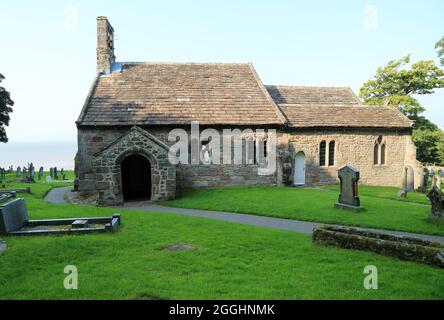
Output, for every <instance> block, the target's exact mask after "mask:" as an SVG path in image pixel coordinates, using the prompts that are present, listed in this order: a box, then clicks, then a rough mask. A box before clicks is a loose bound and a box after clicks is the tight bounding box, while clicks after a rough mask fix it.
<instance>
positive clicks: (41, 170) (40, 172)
mask: <svg viewBox="0 0 444 320" xmlns="http://www.w3.org/2000/svg"><path fill="white" fill-rule="evenodd" d="M42 177H43V167H40V169H39V181H42Z"/></svg>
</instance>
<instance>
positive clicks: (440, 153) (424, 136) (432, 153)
mask: <svg viewBox="0 0 444 320" xmlns="http://www.w3.org/2000/svg"><path fill="white" fill-rule="evenodd" d="M413 141H414V142H415V145H416V146H417V148H416V156H417V158H418V159H420V161H421V162H426V163H436V164H441V165H444V133H443V132H442V131H441V130H439V129H437V130H427V129H425V130H424V129H416V130H414V133H413Z"/></svg>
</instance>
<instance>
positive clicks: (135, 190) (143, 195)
mask: <svg viewBox="0 0 444 320" xmlns="http://www.w3.org/2000/svg"><path fill="white" fill-rule="evenodd" d="M120 168H121V181H122V195H123V199H124V200H125V201H128V200H149V199H151V163H150V161H149V160H148V159H147V158H146V157H144V156H142V155H140V154H132V155H129V156H127V157H125V158H124V159H123V160H122V163H121V164H120Z"/></svg>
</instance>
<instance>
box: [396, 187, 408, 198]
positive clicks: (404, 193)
mask: <svg viewBox="0 0 444 320" xmlns="http://www.w3.org/2000/svg"><path fill="white" fill-rule="evenodd" d="M397 196H398V199H401V198H404V199H406V198H407V190H406V189H401V190H399V191H398V195H397Z"/></svg>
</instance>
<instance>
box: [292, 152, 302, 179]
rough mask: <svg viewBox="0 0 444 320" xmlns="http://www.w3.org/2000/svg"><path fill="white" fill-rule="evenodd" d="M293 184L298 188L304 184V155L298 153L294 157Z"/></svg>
mask: <svg viewBox="0 0 444 320" xmlns="http://www.w3.org/2000/svg"><path fill="white" fill-rule="evenodd" d="M293 184H294V185H295V186H300V185H304V184H305V154H304V153H303V152H302V151H300V152H298V153H297V154H296V156H295V157H294V176H293Z"/></svg>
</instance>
